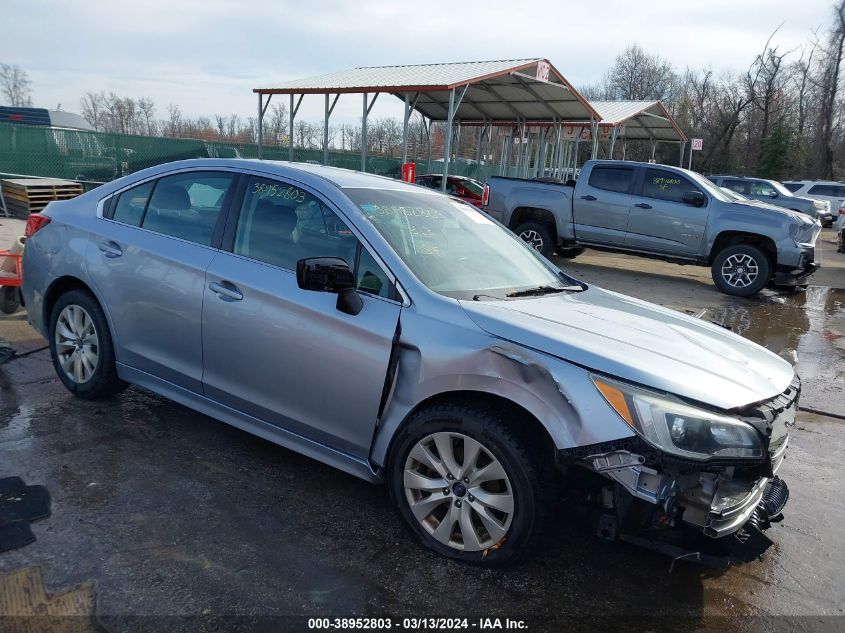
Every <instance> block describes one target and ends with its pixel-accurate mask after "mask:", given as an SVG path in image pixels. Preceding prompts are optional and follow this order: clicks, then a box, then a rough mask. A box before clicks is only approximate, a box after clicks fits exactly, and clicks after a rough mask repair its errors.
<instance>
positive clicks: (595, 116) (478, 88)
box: [253, 58, 601, 190]
mask: <svg viewBox="0 0 845 633" xmlns="http://www.w3.org/2000/svg"><path fill="white" fill-rule="evenodd" d="M253 92H255V93H257V94H258V129H259V130H263V119H264V114H265V112H266V110H267V107H268V105H269V103H270V100H271V99H272V96H273V95H289V97H290V111H289V112H290V121H289V126H290V128H289V129H290V138H291V144H290V159H291V160H293V133H294V120H295V117H296V114H297V112H298V110H299V106H300V104H301V103H302V99H303V97H304V95H307V94H316V95H323V96H324V100H325V107H324V119H323V162H324V163H327V162H328V151H329V148H328V132H329V118H330V117H331V114H332V112H333V110H334V107H335V105H336V104H337V101H338V98H339V97H340V95H341V94H361V95H363V104H362V106H363V107H362V126H361V169H362V171H366V159H367V142H366V138H367V116H368V115H369V113H370V111H371V110H372V107H373V104H374V103H375V101H376V99H377V98H378V95H379V94H382V93H388V94H392V95H394V96H395V97H398V98H399V99H401V100H402V101H404V104H405V108H404V126H403V140H402V162H403V163H404V162H406V161H407V156H408V123H409V120H410V117H411V114H412V113H413V112H414V111H417V112H419V113H420V114H421V115H422V116H423V117H424V118H425V119H427V120H428V122H429V124H430V123H431V122H433V121H438V122H444V123H445V124H446V133H445V142H444V152H443V153H444V156H443V175H444V178H443V185H442V186H443V189H444V190H445V188H446V178H445V176H447V175H448V173H449V161H450V159H451V148H452V140H453V136H454V127H455V126H456V125H461V124H472V125H477V126H480V127H481V129H480V131H479V141H480V143H481V142H483V141H484V139H485V138H486V139H487V141H488V142H489V140H490V130H491V128H492V126H493V125H501V124H502V123H503V122H510V123H511V124H512V125H514V126H515V127H516V128H517V130H518V133H519V134H520V138H522V137H523V135H524V133H525V130H526V127H528V126H531V125H533V124H541V125H542V126H543V131H542V134H543V141H542V142H541V144H540V145H541V146H542V150H541V147H540V146H538V148H537V154H538V156H539V155H540V153H541V151H542V156H543V159H544V161H545V160H546V159H547V158H548V156H547V154H546V150H547V149H548V148H551V150H552V152H551V159H552V162H553V164H557V163H555V161H557V162H558V163H559V162H561V161H562V159H563V156H562V153H561V152H560V147H561V143H560V142H558V141H560V139H561V137H560V131H561V129H562V123H563V122H564V121H578V122H579V124H581V125H587V126H589V128H590V129H591V131H592V138H593V149H592V155H593V156H594V157H595V155H596V151H597V147H598V134H597V132H598V124H599V122H600V121H601V115H600V114H599V113H598V112H597V111H596V109H595V108H594V107H593V106H591V105H590V103H589V102H588V101H587V100H586V99H585V98H584V97H583V96H581V95H580V94H579V93H578V91H577V90H575V88H574V87H573V86H572V85H571V84H570V83H569V82H568V81H567V80H566V79H565V78H564V77H563V75H561V74H560V72H558V70H557V69H556V68H555V67H554V66H553V65H552V64H551V63H550V62H549V61H548V60H546V59H542V58H532V59H510V60H498V61H478V62H459V63H445V64H421V65H408V66H376V67H361V68H353V69H351V70H346V71H341V72H336V73H329V74H326V75H319V76H316V77H310V78H306V79H300V80H296V81H291V82H287V83H283V84H279V85H277V86H275V87H268V88H255V89H254V90H253ZM265 96H266V100H265ZM550 125H551V126H554V128H555V130H556V131H557V132H556V133H557V136H556V141H555V142H554V143H553V144H552V143H549V144H546V142H545V139H546V136H545V134H546V128H548V127H549V126H550ZM428 129H430V127H429V128H428ZM480 143H479V145H480ZM523 145H524V147H521V148H520V153H519V155H518V156H517V165H520V164H522V165H527V164H528V163H529V162H530V159H531V157H530V155H529V154H528V146H527V145H526V144H523ZM261 150H262V134H261V133H259V134H258V156H259V158H260V157H261ZM510 158H511V157H510V156H508V160H510Z"/></svg>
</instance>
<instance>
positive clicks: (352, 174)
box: [145, 158, 420, 192]
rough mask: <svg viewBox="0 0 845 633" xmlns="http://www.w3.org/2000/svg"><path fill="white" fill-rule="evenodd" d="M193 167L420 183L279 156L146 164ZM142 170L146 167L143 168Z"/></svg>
mask: <svg viewBox="0 0 845 633" xmlns="http://www.w3.org/2000/svg"><path fill="white" fill-rule="evenodd" d="M189 167H190V168H193V167H208V168H214V167H229V168H235V169H245V170H250V169H252V170H258V171H263V172H267V173H272V174H276V175H278V176H279V177H281V178H284V177H290V176H291V175H293V174H292V173H291V172H300V173H302V174H308V175H311V176H316V177H318V178H320V179H322V180H324V181H326V182H328V183H330V184H332V185H334V186H336V187H340V188H343V187H354V188H361V189H398V190H405V191H417V192H418V191H419V190H420V187H419V186H417V185H414V184H410V183H406V182H403V181H401V180H397V179H396V178H389V177H387V176H377V175H376V174H367V173H364V172H360V171H355V170H353V169H344V168H342V167H327V166H325V165H313V164H310V163H296V162H289V161H281V160H259V159H257V158H192V159H188V160H180V161H173V162H170V163H163V164H161V165H156V166H155V167H152V168H150V172H151V173H150V175H154V171H158V170H160V171H165V170H168V171H169V170H171V169H180V168H189ZM145 171H146V170H145Z"/></svg>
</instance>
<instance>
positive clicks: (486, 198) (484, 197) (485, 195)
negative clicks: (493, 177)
mask: <svg viewBox="0 0 845 633" xmlns="http://www.w3.org/2000/svg"><path fill="white" fill-rule="evenodd" d="M488 202H490V185H484V190H483V191H482V192H481V206H482V207H486V206H487V203H488Z"/></svg>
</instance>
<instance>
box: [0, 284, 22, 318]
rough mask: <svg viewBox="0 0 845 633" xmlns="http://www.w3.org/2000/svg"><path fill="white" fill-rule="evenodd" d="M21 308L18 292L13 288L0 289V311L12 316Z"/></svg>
mask: <svg viewBox="0 0 845 633" xmlns="http://www.w3.org/2000/svg"><path fill="white" fill-rule="evenodd" d="M20 307H21V299H20V291H19V290H18V289H17V288H15V287H13V286H3V287H2V288H0V311H2V312H3V313H4V314H12V313H13V312H16V311H17V309H18V308H20Z"/></svg>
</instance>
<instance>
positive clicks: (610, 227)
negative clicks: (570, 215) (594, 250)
mask: <svg viewBox="0 0 845 633" xmlns="http://www.w3.org/2000/svg"><path fill="white" fill-rule="evenodd" d="M635 173H636V172H635V169H634V167H633V166H628V165H616V164H614V165H601V164H598V165H594V166H593V168H592V170H591V171H590V177H589V179H588V181H587V182H586V183H585V182H583V181H579V182H578V185H577V186H576V187H575V192H576V193H575V199H574V200H573V212H574V220H575V236H576V237H577V239H578V241H582V242H596V243H602V244H622V243H623V242H624V241H625V231H626V230H627V228H628V216H629V214H630V211H631V187H632V186H633V183H634V175H635Z"/></svg>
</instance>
